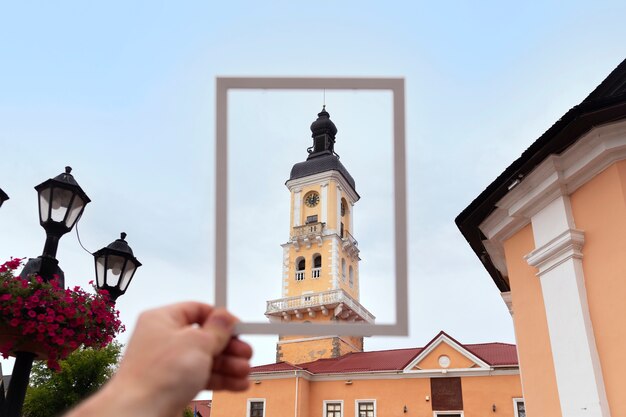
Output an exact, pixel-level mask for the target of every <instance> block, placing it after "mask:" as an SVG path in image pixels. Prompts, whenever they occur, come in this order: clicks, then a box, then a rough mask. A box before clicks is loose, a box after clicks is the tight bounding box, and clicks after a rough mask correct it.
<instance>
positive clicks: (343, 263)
mask: <svg viewBox="0 0 626 417" xmlns="http://www.w3.org/2000/svg"><path fill="white" fill-rule="evenodd" d="M341 280H342V281H343V282H346V260H345V259H343V258H341Z"/></svg>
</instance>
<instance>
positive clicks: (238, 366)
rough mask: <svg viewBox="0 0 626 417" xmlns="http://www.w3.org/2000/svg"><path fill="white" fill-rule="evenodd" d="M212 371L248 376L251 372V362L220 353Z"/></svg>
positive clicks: (228, 374)
mask: <svg viewBox="0 0 626 417" xmlns="http://www.w3.org/2000/svg"><path fill="white" fill-rule="evenodd" d="M212 372H213V373H217V374H221V375H227V376H235V377H247V376H248V375H249V374H250V362H248V360H247V359H244V358H238V357H236V356H228V355H220V356H218V357H216V358H215V362H214V364H213V371H212Z"/></svg>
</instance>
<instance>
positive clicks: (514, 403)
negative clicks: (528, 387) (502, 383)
mask: <svg viewBox="0 0 626 417" xmlns="http://www.w3.org/2000/svg"><path fill="white" fill-rule="evenodd" d="M517 403H524V408H526V401H524V399H523V398H513V413H514V414H515V417H519V414H518V412H517Z"/></svg>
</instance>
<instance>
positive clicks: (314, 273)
mask: <svg viewBox="0 0 626 417" xmlns="http://www.w3.org/2000/svg"><path fill="white" fill-rule="evenodd" d="M321 271H322V255H320V254H319V253H316V254H315V255H313V269H311V277H313V278H319V277H320V274H321Z"/></svg>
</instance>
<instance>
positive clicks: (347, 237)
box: [341, 231, 359, 257]
mask: <svg viewBox="0 0 626 417" xmlns="http://www.w3.org/2000/svg"><path fill="white" fill-rule="evenodd" d="M341 242H342V243H341V245H342V246H343V250H345V251H346V252H348V254H349V255H350V256H351V257H358V256H359V242H357V241H356V239H355V238H354V236H352V235H351V234H350V232H348V231H344V232H343V236H341Z"/></svg>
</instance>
